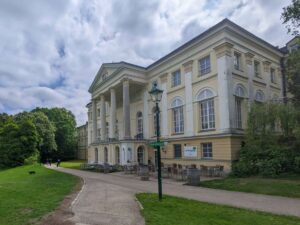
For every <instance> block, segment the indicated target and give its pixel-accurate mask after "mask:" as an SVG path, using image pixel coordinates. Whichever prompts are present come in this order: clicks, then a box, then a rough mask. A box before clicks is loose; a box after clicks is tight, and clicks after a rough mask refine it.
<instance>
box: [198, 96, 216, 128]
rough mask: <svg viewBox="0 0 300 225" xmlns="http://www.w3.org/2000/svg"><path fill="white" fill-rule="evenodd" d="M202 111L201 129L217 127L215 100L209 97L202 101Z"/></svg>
mask: <svg viewBox="0 0 300 225" xmlns="http://www.w3.org/2000/svg"><path fill="white" fill-rule="evenodd" d="M200 112H201V115H200V117H201V129H202V130H208V129H214V128H215V110H214V100H213V99H209V100H205V101H202V102H200Z"/></svg>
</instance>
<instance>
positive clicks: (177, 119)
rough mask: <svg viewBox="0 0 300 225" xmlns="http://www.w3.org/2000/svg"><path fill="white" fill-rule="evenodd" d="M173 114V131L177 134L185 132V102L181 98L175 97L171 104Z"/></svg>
mask: <svg viewBox="0 0 300 225" xmlns="http://www.w3.org/2000/svg"><path fill="white" fill-rule="evenodd" d="M171 108H172V116H173V132H174V133H175V134H179V133H183V132H184V115H183V102H182V101H181V99H179V98H175V99H174V100H173V101H172V104H171Z"/></svg>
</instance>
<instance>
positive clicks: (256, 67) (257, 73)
mask: <svg viewBox="0 0 300 225" xmlns="http://www.w3.org/2000/svg"><path fill="white" fill-rule="evenodd" d="M254 74H255V76H256V77H261V76H260V63H259V62H258V61H254Z"/></svg>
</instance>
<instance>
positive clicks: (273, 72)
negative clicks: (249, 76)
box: [270, 68, 276, 84]
mask: <svg viewBox="0 0 300 225" xmlns="http://www.w3.org/2000/svg"><path fill="white" fill-rule="evenodd" d="M270 74H271V82H272V83H273V84H276V76H275V69H273V68H271V70H270Z"/></svg>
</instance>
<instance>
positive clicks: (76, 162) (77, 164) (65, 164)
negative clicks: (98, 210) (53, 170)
mask: <svg viewBox="0 0 300 225" xmlns="http://www.w3.org/2000/svg"><path fill="white" fill-rule="evenodd" d="M85 162H86V161H85V160H71V161H66V162H61V164H60V166H61V167H64V168H70V169H80V164H82V163H85Z"/></svg>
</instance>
